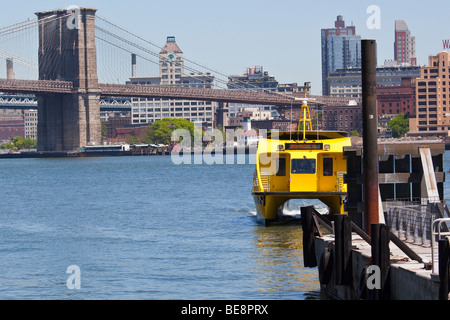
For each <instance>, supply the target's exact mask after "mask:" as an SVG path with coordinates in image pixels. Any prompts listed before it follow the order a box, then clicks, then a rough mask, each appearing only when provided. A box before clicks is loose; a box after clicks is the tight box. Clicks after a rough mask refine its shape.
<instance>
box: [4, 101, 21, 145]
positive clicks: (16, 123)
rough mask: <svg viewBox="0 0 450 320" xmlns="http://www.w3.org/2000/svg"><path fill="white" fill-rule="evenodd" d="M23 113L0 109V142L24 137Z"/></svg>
mask: <svg viewBox="0 0 450 320" xmlns="http://www.w3.org/2000/svg"><path fill="white" fill-rule="evenodd" d="M23 114H24V111H23V110H14V109H0V141H9V140H11V139H12V138H14V137H16V136H20V137H23V136H24V135H25V121H24V115H23Z"/></svg>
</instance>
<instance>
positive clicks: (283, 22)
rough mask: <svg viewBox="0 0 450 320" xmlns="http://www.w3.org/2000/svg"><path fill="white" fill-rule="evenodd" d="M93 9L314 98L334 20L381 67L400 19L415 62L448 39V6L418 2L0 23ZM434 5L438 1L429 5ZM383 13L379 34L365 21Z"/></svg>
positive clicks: (204, 9) (19, 10)
mask: <svg viewBox="0 0 450 320" xmlns="http://www.w3.org/2000/svg"><path fill="white" fill-rule="evenodd" d="M74 4H76V5H79V6H83V7H94V8H97V9H98V14H99V15H100V16H103V17H106V18H108V19H109V20H111V21H114V22H116V23H117V24H119V25H120V26H122V27H124V28H126V29H127V30H130V31H132V32H135V33H136V34H138V35H140V36H142V37H143V38H145V39H147V40H149V41H152V42H153V43H155V44H158V45H161V46H162V45H163V44H164V43H165V40H166V37H167V36H172V35H173V36H175V37H176V39H177V42H178V43H179V45H180V47H182V48H183V51H184V52H185V57H186V58H188V59H190V60H193V61H196V62H198V63H200V64H202V65H204V66H207V67H209V68H211V69H214V70H217V71H219V72H221V73H224V74H228V75H240V74H242V73H243V70H244V69H245V68H247V67H249V66H254V65H261V66H263V67H264V69H265V70H267V71H268V72H269V74H270V75H273V76H275V77H276V78H277V80H279V81H280V82H281V83H292V82H297V83H299V84H302V83H303V82H307V81H310V82H311V83H312V88H311V89H312V93H313V94H321V93H322V92H321V91H322V88H321V87H322V86H321V52H320V51H321V45H320V31H321V29H322V28H331V27H333V26H334V21H335V20H336V17H337V16H338V15H342V16H343V18H344V20H345V21H346V24H348V25H354V26H355V27H356V34H358V35H361V38H362V39H375V40H377V44H378V64H379V65H381V64H383V63H384V61H385V60H393V59H394V33H395V20H404V21H405V22H406V23H407V24H408V27H409V30H410V31H411V34H412V35H413V36H415V38H416V56H417V64H418V65H420V66H423V65H426V64H427V63H428V57H429V56H430V55H435V54H437V53H438V52H440V51H443V45H442V41H443V40H445V39H448V38H450V34H448V33H447V32H446V31H445V30H446V28H445V27H446V25H445V23H444V21H446V20H445V19H444V17H445V16H444V15H445V13H446V12H447V10H446V9H450V4H449V3H447V2H442V1H440V2H437V1H431V2H429V3H428V4H427V8H432V7H435V8H439V10H436V11H433V12H431V14H427V15H426V17H423V10H421V7H419V4H420V3H419V1H410V2H408V7H407V8H406V7H404V6H405V4H404V3H392V2H388V1H360V2H357V3H356V4H355V3H352V2H350V1H346V2H344V3H342V2H340V3H339V4H337V3H334V2H327V3H326V5H324V4H323V2H321V3H320V4H319V3H301V2H298V1H277V2H274V1H253V0H252V1H245V2H226V3H225V2H219V1H214V2H208V1H203V0H197V1H191V2H189V3H187V2H185V1H179V0H174V1H172V2H171V4H170V5H167V4H164V3H145V2H143V1H134V2H131V3H130V2H114V3H113V4H111V2H107V1H104V0H96V1H77V2H75V1H74V2H70V3H68V2H61V1H55V0H44V1H40V2H34V1H16V2H13V3H5V4H4V5H3V10H2V11H3V13H4V17H3V19H2V26H6V25H10V24H14V23H16V22H19V21H23V20H24V19H27V18H33V17H34V13H35V12H37V11H47V10H53V9H56V8H67V7H69V6H70V5H74ZM433 4H435V5H434V6H433ZM371 5H376V6H378V8H379V9H380V18H381V19H380V21H379V22H380V23H379V27H380V28H379V29H378V28H375V29H370V26H368V25H367V22H368V21H369V20H370V19H371V17H372V15H373V13H371V12H370V11H369V13H368V11H367V10H368V8H370V6H371Z"/></svg>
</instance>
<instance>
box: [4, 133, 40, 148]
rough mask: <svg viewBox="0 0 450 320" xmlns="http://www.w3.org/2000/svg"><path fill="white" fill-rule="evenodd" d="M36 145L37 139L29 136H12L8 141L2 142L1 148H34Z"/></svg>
mask: <svg viewBox="0 0 450 320" xmlns="http://www.w3.org/2000/svg"><path fill="white" fill-rule="evenodd" d="M36 147H37V141H36V140H34V139H31V138H23V137H19V136H17V137H14V138H13V139H12V140H11V141H10V142H6V143H3V144H2V145H1V148H2V149H11V150H23V149H35V148H36Z"/></svg>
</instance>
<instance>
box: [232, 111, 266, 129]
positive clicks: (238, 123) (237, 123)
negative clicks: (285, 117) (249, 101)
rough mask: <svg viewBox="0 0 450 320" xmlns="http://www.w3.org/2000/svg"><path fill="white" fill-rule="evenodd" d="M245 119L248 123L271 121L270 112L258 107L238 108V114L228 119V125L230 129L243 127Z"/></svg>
mask: <svg viewBox="0 0 450 320" xmlns="http://www.w3.org/2000/svg"><path fill="white" fill-rule="evenodd" d="M246 118H248V119H250V121H260V120H270V119H273V117H272V113H271V111H270V110H262V109H260V108H258V107H251V106H248V107H244V108H240V110H239V112H238V113H237V114H236V115H235V116H233V117H230V118H229V125H230V126H232V127H243V126H244V122H245V119H246Z"/></svg>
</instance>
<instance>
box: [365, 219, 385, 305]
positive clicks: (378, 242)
mask: <svg viewBox="0 0 450 320" xmlns="http://www.w3.org/2000/svg"><path fill="white" fill-rule="evenodd" d="M389 241H390V231H389V227H387V226H386V225H385V224H383V223H374V224H372V226H371V242H372V244H371V246H372V248H371V254H372V265H375V266H378V267H379V268H380V279H379V280H380V288H379V289H372V290H369V298H370V299H372V300H387V299H389V297H390V292H389V283H388V281H389V267H390V249H389Z"/></svg>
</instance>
